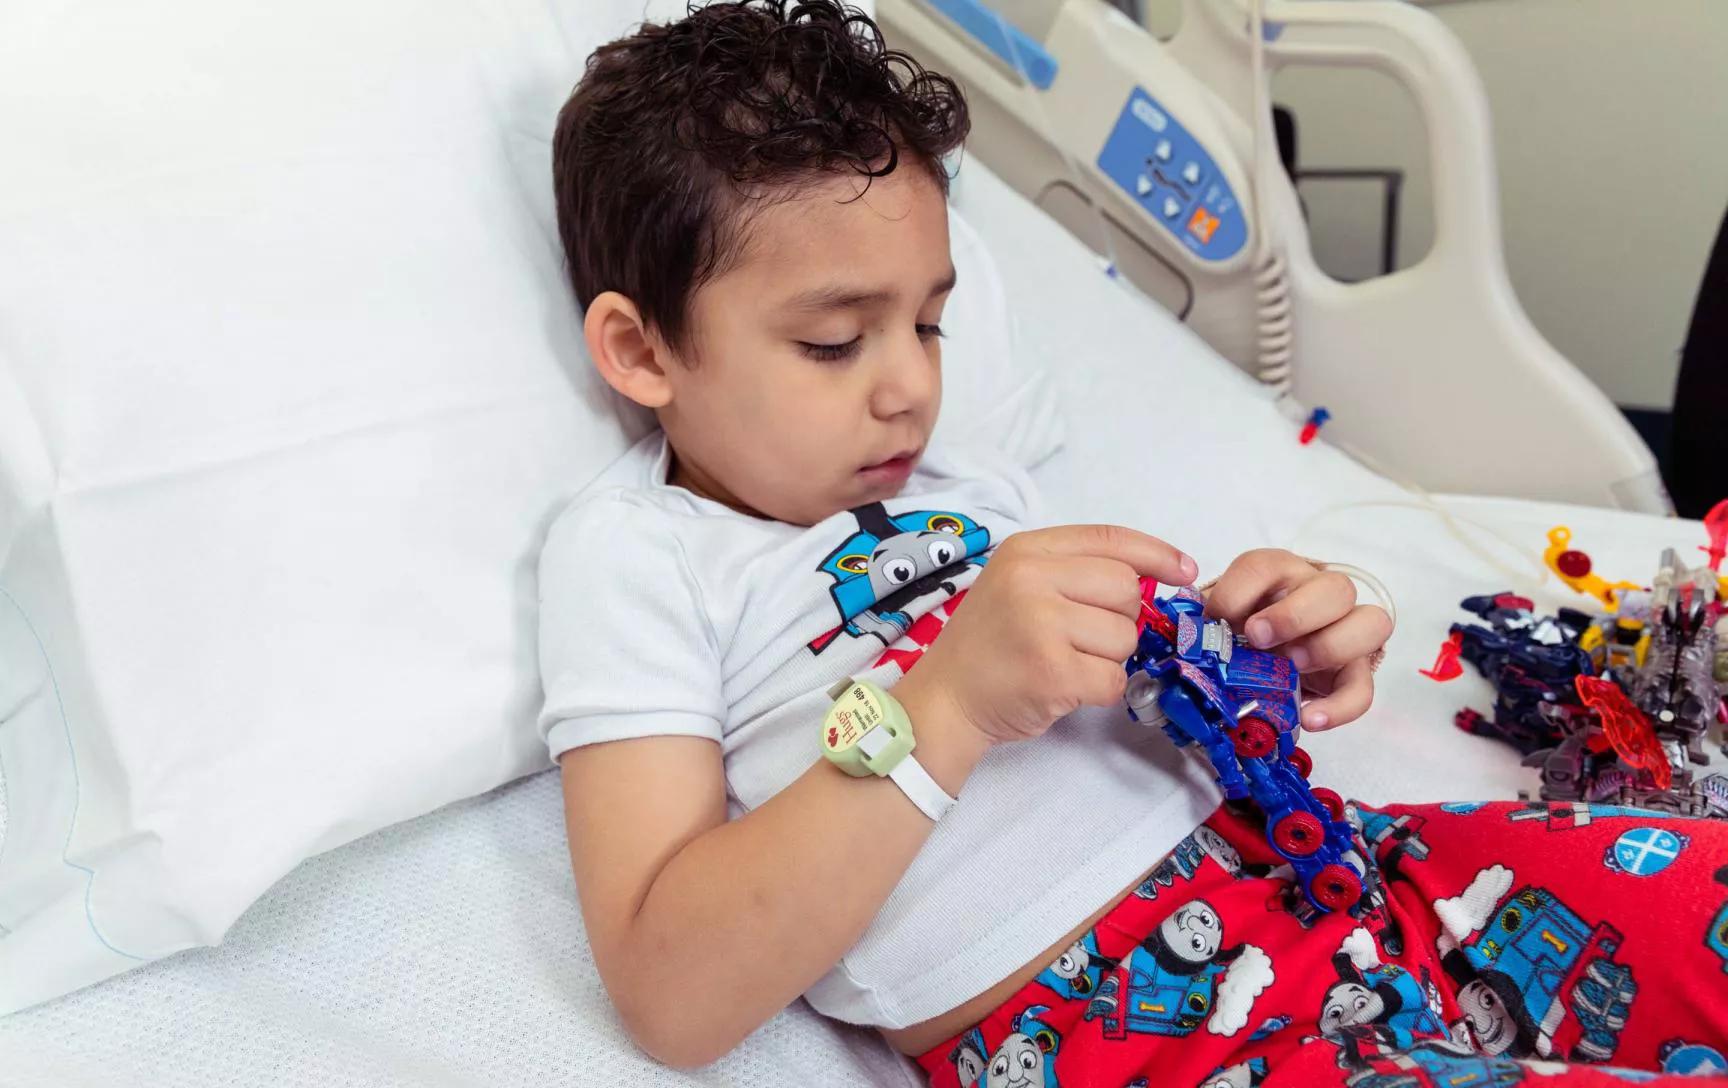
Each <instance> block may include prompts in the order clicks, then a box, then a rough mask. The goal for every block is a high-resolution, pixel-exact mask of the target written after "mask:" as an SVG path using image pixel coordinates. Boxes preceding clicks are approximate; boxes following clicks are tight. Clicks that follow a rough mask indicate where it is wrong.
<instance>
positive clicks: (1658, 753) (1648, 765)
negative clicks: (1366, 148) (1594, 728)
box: [1572, 676, 1674, 790]
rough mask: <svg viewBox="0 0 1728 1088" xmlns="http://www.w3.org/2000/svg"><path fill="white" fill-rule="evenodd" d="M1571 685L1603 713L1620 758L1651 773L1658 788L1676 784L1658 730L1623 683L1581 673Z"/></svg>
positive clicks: (1605, 731)
mask: <svg viewBox="0 0 1728 1088" xmlns="http://www.w3.org/2000/svg"><path fill="white" fill-rule="evenodd" d="M1572 684H1573V686H1574V687H1576V688H1577V689H1578V698H1580V699H1582V700H1583V701H1584V705H1585V706H1587V707H1589V708H1590V709H1591V710H1594V711H1595V712H1596V713H1597V714H1598V715H1600V716H1601V718H1602V733H1603V735H1604V736H1606V737H1607V738H1608V743H1610V744H1612V745H1613V746H1614V751H1615V752H1616V753H1618V754H1619V756H1620V758H1621V760H1623V761H1624V762H1625V763H1626V765H1627V766H1629V767H1633V768H1636V769H1637V770H1641V771H1648V772H1650V777H1651V779H1652V780H1653V781H1654V782H1655V784H1656V788H1657V789H1660V790H1665V789H1667V788H1668V787H1670V786H1671V785H1673V783H1674V769H1673V768H1672V767H1670V766H1668V757H1667V755H1665V754H1664V753H1663V751H1662V745H1661V744H1660V743H1659V742H1658V741H1657V740H1656V730H1655V729H1653V728H1651V726H1650V722H1649V719H1647V718H1645V717H1644V715H1643V713H1642V712H1641V711H1640V710H1639V709H1638V708H1637V707H1635V706H1633V705H1632V702H1631V700H1629V699H1627V698H1626V693H1625V692H1623V691H1621V690H1620V686H1619V685H1618V684H1616V683H1614V681H1612V680H1604V679H1602V678H1601V677H1599V676H1578V677H1575V678H1573V681H1572Z"/></svg>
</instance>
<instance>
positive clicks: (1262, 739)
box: [1230, 714, 1278, 759]
mask: <svg viewBox="0 0 1728 1088" xmlns="http://www.w3.org/2000/svg"><path fill="white" fill-rule="evenodd" d="M1230 743H1231V744H1232V745H1234V746H1235V748H1236V754H1237V755H1239V756H1241V757H1242V758H1243V759H1259V758H1261V757H1263V756H1269V755H1271V754H1272V753H1273V752H1275V751H1277V750H1278V730H1277V729H1275V728H1273V726H1272V723H1271V722H1269V721H1267V720H1266V719H1265V718H1261V717H1257V716H1255V715H1252V714H1250V715H1249V716H1248V717H1246V718H1243V719H1242V720H1241V721H1239V722H1237V723H1236V729H1235V731H1234V732H1232V733H1231V734H1230Z"/></svg>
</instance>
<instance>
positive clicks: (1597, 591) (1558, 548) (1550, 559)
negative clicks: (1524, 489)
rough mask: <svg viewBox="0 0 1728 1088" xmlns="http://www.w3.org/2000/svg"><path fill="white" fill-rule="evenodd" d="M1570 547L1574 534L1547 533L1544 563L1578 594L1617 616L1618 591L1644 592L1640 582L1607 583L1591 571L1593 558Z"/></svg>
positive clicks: (1564, 529) (1565, 530)
mask: <svg viewBox="0 0 1728 1088" xmlns="http://www.w3.org/2000/svg"><path fill="white" fill-rule="evenodd" d="M1571 543H1572V530H1571V529H1569V528H1567V527H1566V526H1564V525H1556V526H1554V528H1552V529H1550V530H1548V550H1547V551H1545V552H1543V553H1542V562H1544V563H1546V564H1548V569H1549V570H1551V571H1553V572H1554V573H1555V574H1556V575H1557V576H1559V578H1560V580H1561V581H1562V582H1565V583H1566V584H1567V585H1568V586H1571V587H1572V589H1573V590H1574V591H1575V592H1578V593H1582V594H1584V595H1585V596H1588V597H1594V598H1596V599H1597V600H1598V601H1600V602H1601V603H1602V607H1603V608H1606V609H1607V610H1608V611H1609V612H1615V611H1618V609H1619V607H1620V606H1619V601H1618V599H1617V597H1616V595H1615V594H1616V591H1617V590H1622V589H1642V588H1643V587H1642V586H1640V585H1639V584H1638V583H1637V582H1608V581H1606V580H1604V579H1603V577H1602V576H1601V575H1599V574H1597V573H1596V572H1595V571H1593V570H1591V569H1590V556H1589V555H1587V554H1585V553H1584V552H1581V551H1576V550H1574V549H1572V548H1571V547H1570V545H1571Z"/></svg>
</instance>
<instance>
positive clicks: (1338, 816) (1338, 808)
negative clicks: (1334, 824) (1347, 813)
mask: <svg viewBox="0 0 1728 1088" xmlns="http://www.w3.org/2000/svg"><path fill="white" fill-rule="evenodd" d="M1314 800H1316V801H1318V802H1320V807H1321V808H1323V809H1325V810H1326V815H1328V816H1330V817H1332V818H1333V819H1334V820H1342V819H1343V818H1344V798H1342V797H1340V796H1339V795H1338V791H1337V790H1329V789H1327V788H1326V787H1325V786H1315V787H1314Z"/></svg>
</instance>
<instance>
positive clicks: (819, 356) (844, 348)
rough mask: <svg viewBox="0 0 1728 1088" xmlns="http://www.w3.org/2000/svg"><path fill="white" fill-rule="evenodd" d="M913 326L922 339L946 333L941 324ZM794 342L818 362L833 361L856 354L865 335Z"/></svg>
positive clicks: (862, 343)
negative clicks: (825, 340)
mask: <svg viewBox="0 0 1728 1088" xmlns="http://www.w3.org/2000/svg"><path fill="white" fill-rule="evenodd" d="M913 328H915V329H917V331H918V339H920V340H933V339H937V338H939V337H941V336H944V335H946V334H945V333H943V331H942V326H940V325H935V324H930V325H923V324H920V325H915V326H913ZM794 343H796V344H797V345H798V349H799V350H800V351H802V352H803V353H804V354H805V355H808V356H809V357H810V358H812V359H815V360H817V361H818V362H824V363H832V362H840V361H842V360H845V359H850V358H853V357H854V356H856V355H857V354H858V352H859V351H860V350H861V349H862V348H863V346H864V337H863V335H858V336H854V337H853V338H852V339H850V340H846V341H843V342H840V343H820V342H814V341H810V340H796V341H794Z"/></svg>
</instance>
